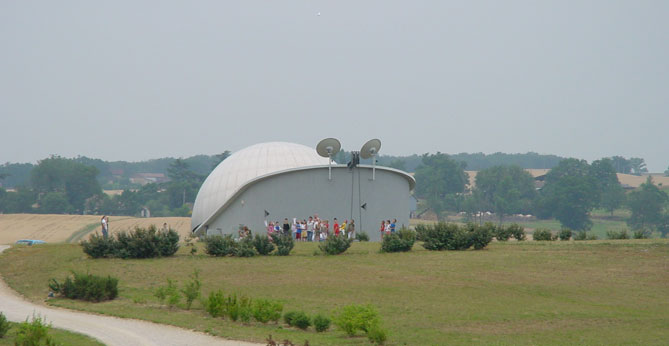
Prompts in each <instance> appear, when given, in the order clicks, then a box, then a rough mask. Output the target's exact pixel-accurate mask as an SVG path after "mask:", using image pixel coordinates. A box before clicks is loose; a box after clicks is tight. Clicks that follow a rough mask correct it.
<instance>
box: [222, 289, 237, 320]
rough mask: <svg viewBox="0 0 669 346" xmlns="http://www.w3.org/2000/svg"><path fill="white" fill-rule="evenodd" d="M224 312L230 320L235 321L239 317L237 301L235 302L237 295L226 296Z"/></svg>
mask: <svg viewBox="0 0 669 346" xmlns="http://www.w3.org/2000/svg"><path fill="white" fill-rule="evenodd" d="M225 313H226V314H227V315H228V317H230V319H231V320H233V321H237V320H238V319H239V303H238V302H237V295H236V294H234V295H231V296H228V298H227V299H226V300H225Z"/></svg>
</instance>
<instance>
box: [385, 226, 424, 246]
mask: <svg viewBox="0 0 669 346" xmlns="http://www.w3.org/2000/svg"><path fill="white" fill-rule="evenodd" d="M414 242H416V232H415V231H412V230H410V229H408V228H404V227H402V228H401V229H400V230H399V231H397V232H395V233H391V234H386V235H385V236H383V242H382V243H381V252H407V251H410V250H411V248H412V247H413V244H414Z"/></svg>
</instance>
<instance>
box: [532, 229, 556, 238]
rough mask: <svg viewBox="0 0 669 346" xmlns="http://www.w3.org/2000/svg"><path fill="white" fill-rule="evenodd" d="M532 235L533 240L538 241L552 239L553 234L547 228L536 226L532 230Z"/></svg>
mask: <svg viewBox="0 0 669 346" xmlns="http://www.w3.org/2000/svg"><path fill="white" fill-rule="evenodd" d="M532 237H533V238H534V240H539V241H542V240H552V237H553V234H552V233H551V230H549V229H545V228H537V229H535V230H534V233H533V234H532Z"/></svg>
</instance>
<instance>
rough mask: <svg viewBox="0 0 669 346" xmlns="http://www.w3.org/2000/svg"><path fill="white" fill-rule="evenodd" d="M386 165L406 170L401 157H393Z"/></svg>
mask: <svg viewBox="0 0 669 346" xmlns="http://www.w3.org/2000/svg"><path fill="white" fill-rule="evenodd" d="M388 167H390V168H395V169H399V170H400V171H406V163H405V162H404V160H402V159H394V160H392V161H390V163H389V164H388Z"/></svg>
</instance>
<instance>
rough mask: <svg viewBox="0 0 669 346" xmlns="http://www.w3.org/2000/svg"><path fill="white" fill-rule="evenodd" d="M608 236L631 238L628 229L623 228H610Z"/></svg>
mask: <svg viewBox="0 0 669 346" xmlns="http://www.w3.org/2000/svg"><path fill="white" fill-rule="evenodd" d="M606 237H607V238H609V239H629V238H630V236H629V234H628V233H627V230H626V229H622V230H620V231H614V230H608V231H606Z"/></svg>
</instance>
